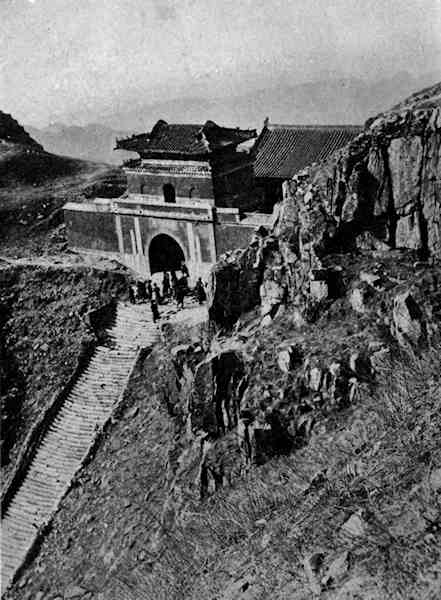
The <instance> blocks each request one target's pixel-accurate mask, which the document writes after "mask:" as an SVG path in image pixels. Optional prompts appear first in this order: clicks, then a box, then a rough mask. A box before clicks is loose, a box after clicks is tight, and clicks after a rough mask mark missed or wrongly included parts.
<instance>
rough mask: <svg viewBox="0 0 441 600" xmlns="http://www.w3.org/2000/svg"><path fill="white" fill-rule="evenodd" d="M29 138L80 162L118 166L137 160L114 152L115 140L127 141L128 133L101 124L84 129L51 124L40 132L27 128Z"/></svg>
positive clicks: (34, 128)
mask: <svg viewBox="0 0 441 600" xmlns="http://www.w3.org/2000/svg"><path fill="white" fill-rule="evenodd" d="M26 129H27V131H28V132H29V134H30V135H31V136H32V137H33V138H34V139H35V140H37V141H38V142H39V143H40V144H42V145H43V146H44V148H45V149H46V150H47V151H48V152H53V153H54V154H59V155H62V156H71V157H75V158H82V159H84V160H90V161H94V162H105V163H108V164H120V163H121V162H122V161H123V160H125V159H126V158H130V157H132V156H136V155H134V154H132V153H130V152H121V151H118V152H114V151H113V150H114V148H115V140H116V138H117V137H126V136H127V135H128V133H127V132H121V131H116V130H114V129H112V128H111V127H107V126H106V125H100V124H95V123H94V124H90V125H86V126H84V127H80V126H77V125H64V124H63V123H52V124H51V125H49V126H48V127H45V128H43V129H37V128H36V127H32V126H30V125H28V126H26Z"/></svg>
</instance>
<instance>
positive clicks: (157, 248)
mask: <svg viewBox="0 0 441 600" xmlns="http://www.w3.org/2000/svg"><path fill="white" fill-rule="evenodd" d="M149 262H150V272H151V273H158V271H178V270H179V269H180V268H181V264H182V263H183V262H185V256H184V253H183V251H182V248H181V246H180V245H179V244H178V242H176V241H175V240H174V239H173V238H172V237H170V236H169V235H166V234H165V233H161V234H159V235H157V236H156V237H154V238H153V239H152V241H151V243H150V247H149Z"/></svg>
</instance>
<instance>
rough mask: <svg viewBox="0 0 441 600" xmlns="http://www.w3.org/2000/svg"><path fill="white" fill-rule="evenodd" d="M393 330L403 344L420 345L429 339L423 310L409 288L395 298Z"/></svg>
mask: <svg viewBox="0 0 441 600" xmlns="http://www.w3.org/2000/svg"><path fill="white" fill-rule="evenodd" d="M392 331H393V333H394V335H395V337H396V339H397V340H398V343H399V344H400V345H401V346H408V345H409V344H411V345H413V346H419V345H420V344H422V343H423V342H425V341H426V339H427V326H426V321H425V319H424V315H423V312H422V310H421V308H420V306H419V305H418V304H417V302H416V301H415V299H414V297H413V296H412V294H411V292H410V291H409V290H406V291H405V292H402V293H401V294H398V295H397V296H395V298H394V306H393V329H392Z"/></svg>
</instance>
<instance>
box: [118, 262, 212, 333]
mask: <svg viewBox="0 0 441 600" xmlns="http://www.w3.org/2000/svg"><path fill="white" fill-rule="evenodd" d="M180 273H181V274H180V276H179V277H178V276H177V275H176V271H170V272H168V271H164V273H163V276H162V289H161V288H160V287H159V285H158V284H157V283H156V282H153V283H152V281H151V279H147V281H144V280H142V279H139V280H138V281H137V282H136V285H135V286H130V287H129V300H130V302H132V303H133V304H136V303H138V302H150V308H151V310H152V315H153V321H154V322H156V321H157V320H158V319H160V318H161V316H160V313H159V305H160V304H164V303H166V302H168V301H169V300H175V302H176V305H177V307H178V308H184V299H185V296H186V295H187V294H188V293H189V292H190V289H189V287H188V277H189V272H188V269H187V265H186V264H185V263H182V264H181V270H180ZM193 291H194V294H195V296H196V299H197V301H198V302H199V304H203V303H204V302H205V300H206V299H207V294H206V292H205V287H204V283H203V281H202V279H201V278H200V277H199V279H198V280H197V282H196V285H195V287H194V290H193Z"/></svg>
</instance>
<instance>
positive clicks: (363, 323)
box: [7, 86, 441, 600]
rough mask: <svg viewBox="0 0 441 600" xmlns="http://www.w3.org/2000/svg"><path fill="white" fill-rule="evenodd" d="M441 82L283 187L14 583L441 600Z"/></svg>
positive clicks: (94, 592) (51, 591)
mask: <svg viewBox="0 0 441 600" xmlns="http://www.w3.org/2000/svg"><path fill="white" fill-rule="evenodd" d="M439 90H440V86H434V87H433V88H431V89H429V90H425V91H424V92H422V93H421V94H418V95H415V96H413V97H412V98H411V99H409V100H407V101H406V102H405V103H403V104H400V105H399V106H398V107H396V108H395V109H393V110H392V111H388V112H385V113H384V114H382V115H379V116H378V117H376V118H374V119H372V120H370V121H369V122H368V123H367V125H366V129H365V131H364V133H362V134H361V135H360V136H359V137H358V138H356V139H355V140H354V141H353V142H352V143H351V144H350V145H349V146H348V147H347V148H345V149H343V150H341V151H339V152H338V153H337V154H336V155H335V156H334V157H333V158H332V160H330V161H329V162H327V163H325V164H320V165H312V166H311V167H310V168H309V169H307V170H306V171H305V172H303V173H299V174H298V175H297V176H296V177H295V178H294V180H293V181H292V182H288V183H287V184H286V186H285V190H284V199H283V202H282V204H281V205H280V206H279V207H277V221H276V225H275V229H274V231H272V232H268V231H265V230H263V229H260V230H259V231H257V232H256V235H255V238H254V240H253V241H252V243H251V244H250V246H249V247H248V248H246V249H244V250H238V251H236V252H232V253H230V254H228V255H226V256H224V257H223V259H222V260H221V261H219V263H218V264H217V266H216V268H215V269H214V271H213V273H212V285H211V291H210V298H209V310H210V317H211V326H210V332H209V335H207V331H205V330H187V331H186V332H185V333H184V332H183V331H182V330H179V331H177V330H176V329H173V327H171V326H169V325H167V326H164V327H163V342H162V344H161V345H159V346H158V347H157V348H156V350H155V352H154V353H153V354H152V355H150V356H149V357H147V358H146V359H145V362H144V364H143V365H142V366H141V367H140V370H139V372H138V373H137V376H136V377H135V378H134V379H133V380H132V383H131V386H130V389H129V393H128V395H127V398H126V405H125V410H123V411H122V414H121V418H120V419H119V420H118V421H117V422H115V423H113V424H111V426H110V427H109V428H108V429H107V430H106V431H105V432H104V435H103V439H102V443H101V445H99V446H98V447H97V448H96V454H95V457H94V459H93V460H92V461H91V462H90V463H89V464H88V465H87V467H86V468H85V469H84V471H83V472H82V474H81V476H80V477H79V478H78V481H77V482H76V485H75V486H74V487H73V489H72V490H71V491H70V492H69V494H68V495H67V497H66V498H65V500H64V502H63V506H62V507H61V508H60V510H59V512H58V514H57V515H56V518H55V520H54V523H53V527H52V529H51V531H50V532H49V534H48V535H47V537H46V538H45V539H44V541H43V543H42V545H41V548H40V550H39V553H38V555H37V556H36V558H35V560H34V561H33V562H32V563H30V565H29V567H28V568H27V569H26V570H25V571H24V572H23V574H22V576H21V578H20V579H19V580H18V582H17V583H16V585H15V587H14V588H13V589H12V590H11V591H10V592H9V594H8V596H7V597H8V598H10V599H12V598H14V599H17V600H18V599H19V598H25V599H26V600H31V599H32V598H35V597H38V598H39V599H41V600H43V599H44V600H52V599H53V598H65V599H67V598H82V599H83V600H86V598H87V599H96V600H98V599H100V600H104V598H105V599H106V600H107V599H109V600H117V599H118V600H119V599H120V598H124V599H125V598H127V599H128V600H132V599H133V600H136V599H138V598H155V599H159V600H161V599H164V600H165V599H167V600H169V599H176V600H181V599H184V598H188V599H192V600H200V599H201V598H208V599H212V600H214V599H217V600H258V599H259V600H264V599H267V598H274V599H276V600H282V599H283V600H285V599H288V598H289V599H290V600H291V599H294V600H309V599H311V598H320V599H322V600H356V599H358V600H360V599H362V600H383V599H384V598H397V599H398V598H399V599H400V600H411V599H412V598H415V597H418V598H423V599H424V600H437V599H438V598H439V597H440V593H441V578H440V565H441V550H440V549H441V528H440V520H441V509H440V493H441V450H440V449H441V434H440V432H441V423H440V411H439V408H440V406H441V396H440V390H441V380H440V377H441V358H440V357H441V291H440V290H441V287H440V282H441V263H440V248H439V239H440V237H439V211H438V209H437V206H438V205H437V203H438V200H439V196H438V195H437V194H438V191H437V186H436V185H435V186H434V187H432V183H433V182H435V183H436V179H437V177H439V172H440V171H439V160H440V144H439V141H440V120H439V119H440V106H439V100H438V98H439Z"/></svg>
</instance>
